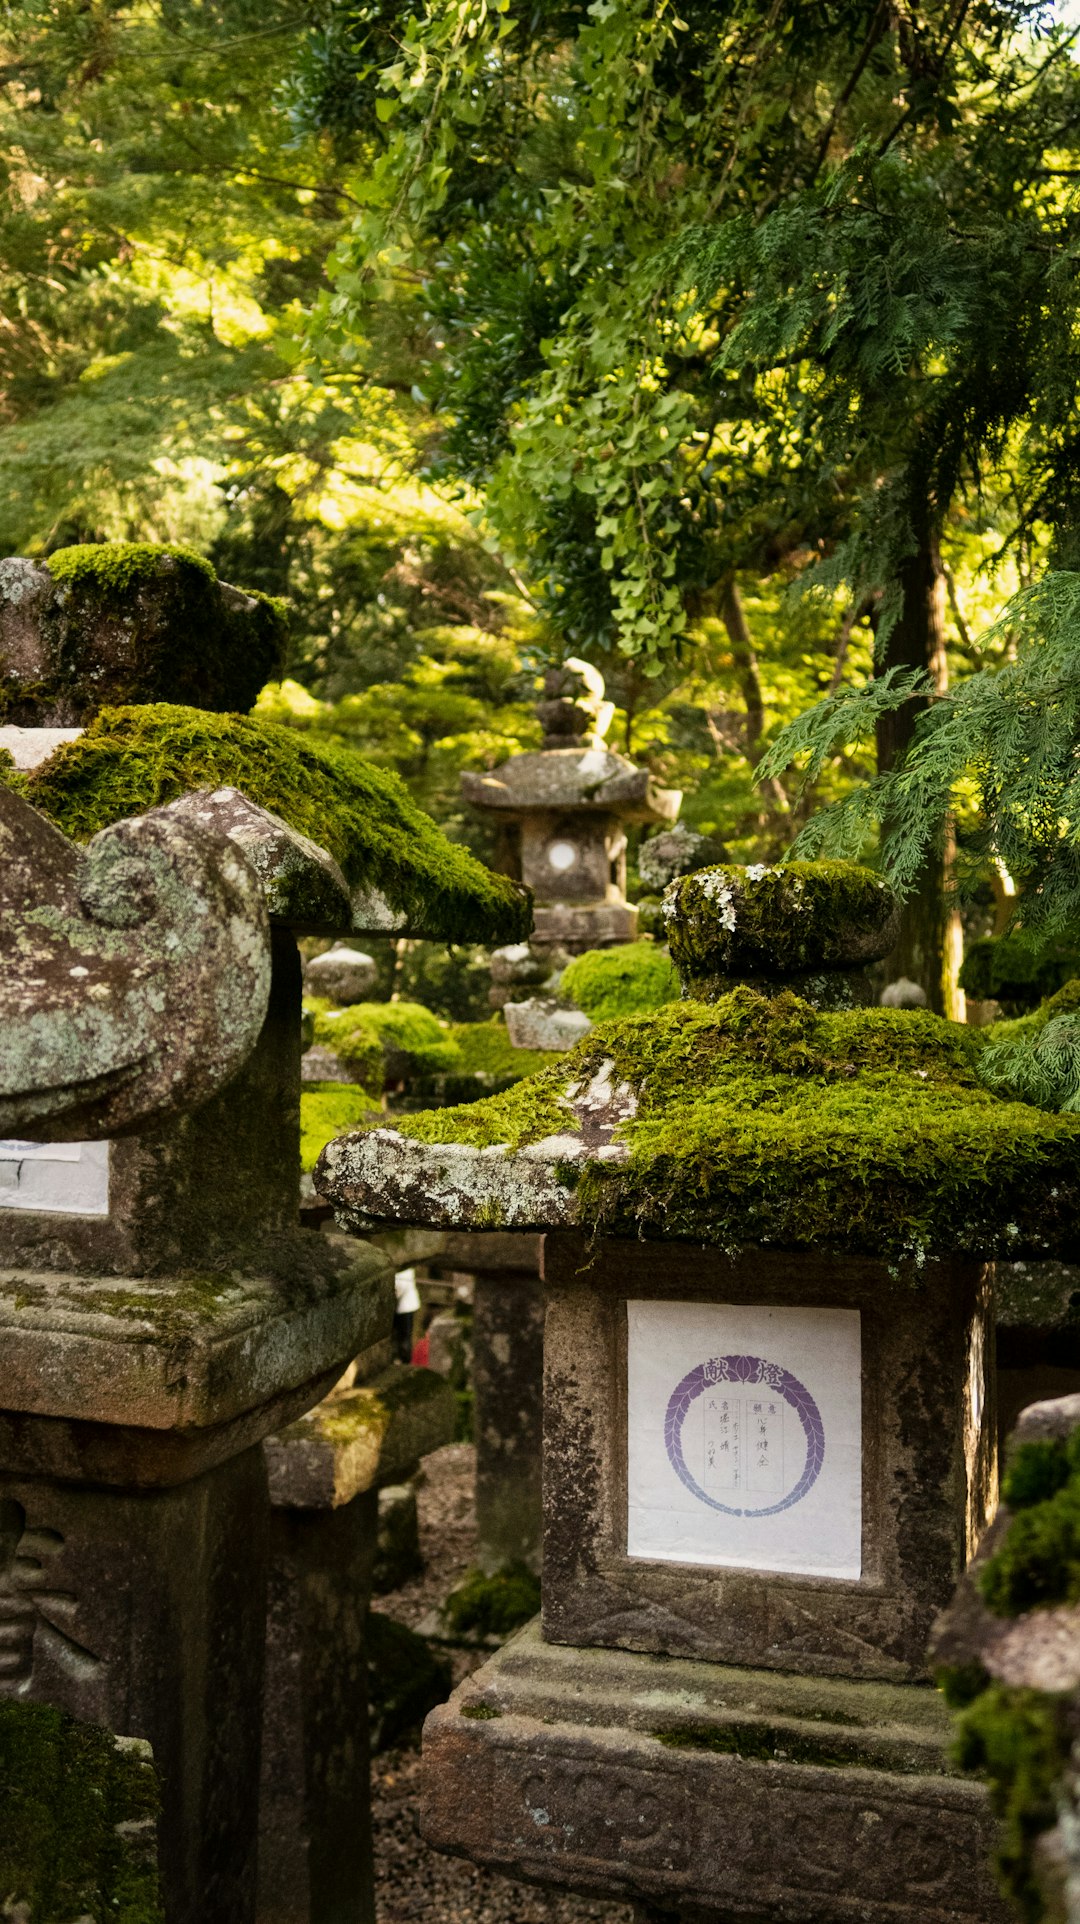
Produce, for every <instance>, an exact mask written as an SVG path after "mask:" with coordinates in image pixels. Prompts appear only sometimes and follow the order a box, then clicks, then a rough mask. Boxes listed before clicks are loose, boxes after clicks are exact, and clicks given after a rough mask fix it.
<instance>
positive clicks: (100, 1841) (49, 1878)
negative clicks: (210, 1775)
mask: <svg viewBox="0 0 1080 1924" xmlns="http://www.w3.org/2000/svg"><path fill="white" fill-rule="evenodd" d="M157 1803H158V1800H157V1780H156V1777H155V1774H154V1771H153V1768H152V1766H151V1765H150V1764H149V1763H148V1762H147V1761H146V1760H145V1758H144V1757H141V1756H139V1755H138V1754H136V1753H133V1752H132V1751H130V1750H124V1749H118V1747H117V1745H116V1741H115V1739H114V1738H113V1737H112V1736H111V1735H110V1734H109V1732H108V1731H105V1730H100V1729H98V1728H97V1726H96V1725H94V1724H84V1723H76V1722H75V1720H74V1719H73V1718H71V1717H67V1716H64V1715H63V1713H62V1712H61V1711H59V1710H52V1709H49V1708H46V1707H45V1706H44V1705H41V1704H26V1703H16V1702H6V1703H0V1811H2V1812H3V1822H2V1823H0V1901H3V1902H4V1907H5V1908H4V1915H5V1916H6V1915H8V1906H11V1907H12V1908H11V1914H12V1915H14V1914H15V1910H14V1907H15V1906H18V1905H21V1904H25V1905H26V1906H27V1909H28V1913H29V1915H30V1917H31V1918H33V1919H34V1920H35V1924H37V1920H39V1919H40V1920H41V1924H76V1920H86V1919H89V1920H91V1921H92V1924H162V1921H163V1918H164V1912H163V1910H162V1908H161V1902H160V1894H159V1888H158V1877H157V1868H156V1864H155V1863H154V1862H153V1861H152V1858H153V1852H152V1850H151V1851H147V1850H146V1848H145V1846H143V1845H142V1844H141V1841H140V1840H137V1839H135V1838H133V1837H132V1835H131V1833H130V1832H125V1831H122V1830H119V1829H118V1826H128V1825H138V1824H140V1823H141V1822H143V1821H144V1820H147V1819H156V1816H157ZM148 1858H149V1859H150V1860H151V1861H147V1860H148Z"/></svg>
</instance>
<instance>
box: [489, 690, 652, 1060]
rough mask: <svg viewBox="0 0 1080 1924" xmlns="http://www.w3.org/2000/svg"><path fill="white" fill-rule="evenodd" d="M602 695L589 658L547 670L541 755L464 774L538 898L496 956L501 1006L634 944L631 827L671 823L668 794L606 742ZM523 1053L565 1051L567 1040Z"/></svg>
mask: <svg viewBox="0 0 1080 1924" xmlns="http://www.w3.org/2000/svg"><path fill="white" fill-rule="evenodd" d="M603 696H604V684H603V681H602V679H601V677H600V676H599V675H598V674H597V672H596V670H595V668H593V667H591V666H590V664H588V663H587V662H578V661H570V662H568V663H567V664H566V667H565V668H553V669H550V670H549V671H548V673H547V675H546V676H545V678H544V698H543V700H542V701H540V702H539V703H538V704H537V713H538V714H539V716H540V720H541V722H542V724H543V727H544V746H543V748H541V749H539V750H536V751H534V752H532V753H529V754H525V755H513V756H511V758H510V760H509V761H508V762H503V763H502V764H501V766H500V767H498V768H495V769H492V770H491V772H490V774H486V775H480V774H475V773H473V774H465V775H463V776H462V778H461V790H462V794H463V795H464V797H465V800H466V801H467V802H470V803H471V804H472V806H473V807H474V808H476V809H479V810H481V811H482V812H483V813H485V814H487V813H490V815H491V817H492V819H493V820H495V821H497V822H499V823H500V825H502V826H504V827H505V828H506V830H507V831H508V834H509V837H510V839H511V848H510V866H511V869H512V872H513V874H514V875H515V876H517V878H518V879H519V880H520V881H522V882H524V883H526V885H527V886H528V887H529V888H531V889H532V891H533V895H534V898H535V911H534V930H533V934H532V937H531V938H530V940H529V942H528V944H525V943H521V944H517V945H515V947H514V948H513V949H504V950H496V951H495V955H494V957H493V959H492V975H493V979H494V982H495V991H494V995H493V1000H495V1001H496V1003H497V1004H501V1003H505V1002H507V1001H508V1000H509V998H510V996H511V995H512V994H513V992H514V990H515V989H516V988H519V987H529V986H534V985H535V986H540V985H542V984H543V983H544V982H545V981H546V980H547V978H548V977H549V976H550V975H551V974H552V972H553V971H555V970H557V969H559V968H560V967H561V966H562V965H563V963H564V962H565V961H566V960H567V958H568V957H569V956H571V955H581V954H582V953H583V952H584V951H585V950H586V949H599V948H606V947H608V946H609V945H610V944H611V943H614V942H632V941H633V939H634V937H635V935H636V934H637V910H636V909H635V908H634V907H633V906H632V905H631V904H630V903H629V902H628V901H627V899H626V827H627V824H628V823H630V822H673V821H674V820H675V817H676V816H677V815H678V812H679V803H680V801H681V799H682V797H681V796H680V795H679V793H678V792H677V791H676V790H674V789H666V788H658V787H657V786H656V784H655V783H654V781H653V779H652V777H651V776H650V774H649V772H648V770H647V769H645V768H637V767H635V765H634V763H633V762H630V761H628V760H627V759H626V757H625V756H624V755H617V754H616V753H615V752H614V750H613V749H611V748H608V747H607V746H606V744H605V741H604V736H605V734H606V732H607V729H608V728H609V727H610V725H611V718H612V715H613V713H614V710H613V707H612V704H611V703H610V702H605V701H604V699H603ZM511 1033H513V1031H511ZM526 1046H531V1047H549V1046H553V1047H555V1048H565V1047H566V1046H567V1039H566V1038H565V1037H560V1039H559V1040H556V1041H555V1042H554V1043H553V1044H548V1043H544V1042H537V1041H535V1040H533V1041H532V1042H530V1043H529V1044H527V1045H526Z"/></svg>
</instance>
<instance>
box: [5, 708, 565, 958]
mask: <svg viewBox="0 0 1080 1924" xmlns="http://www.w3.org/2000/svg"><path fill="white" fill-rule="evenodd" d="M226 786H231V787H235V788H240V789H242V790H243V791H244V794H245V795H247V796H248V797H249V798H250V799H251V800H252V801H253V802H258V803H259V804H260V805H261V806H262V807H264V808H270V809H273V810H274V811H275V813H276V814H278V815H281V816H283V817H284V819H285V820H286V821H287V822H289V823H291V825H292V826H293V827H294V828H297V829H299V830H300V831H301V833H302V834H304V835H307V836H310V838H311V840H312V841H313V842H318V843H319V844H321V846H322V847H323V848H326V849H329V851H330V853H331V855H333V856H334V857H335V858H336V860H337V861H338V862H339V863H340V865H341V868H342V870H343V871H344V874H345V878H346V880H347V881H348V882H349V884H350V886H351V887H353V888H356V889H364V890H374V891H376V892H377V893H379V894H380V895H382V896H384V897H385V899H386V901H387V902H388V903H389V904H390V906H391V907H392V908H393V909H395V910H397V911H399V912H400V913H402V914H403V915H405V916H406V917H407V918H408V920H409V924H410V926H411V927H413V928H415V929H417V930H419V931H422V932H423V933H425V934H427V935H431V936H433V937H436V938H438V939H440V940H443V941H447V942H475V941H486V942H491V943H500V942H517V941H520V940H521V939H522V938H523V937H524V936H525V935H527V933H528V931H529V929H530V927H531V925H532V916H531V905H530V900H529V896H528V892H527V891H526V890H523V889H522V888H520V887H519V886H518V885H517V884H516V883H513V882H510V881H508V880H507V879H506V877H505V876H502V875H493V874H492V873H491V872H490V871H489V870H488V869H486V868H484V867H483V865H482V864H481V863H480V862H478V861H477V860H476V858H475V857H474V856H472V855H470V854H469V852H468V851H467V850H466V849H463V848H459V847H457V846H456V845H455V844H454V843H452V842H448V841H447V840H446V838H445V836H444V835H442V834H440V832H439V830H438V829H437V828H436V826H435V824H434V822H432V820H431V819H430V817H429V816H427V815H425V814H424V813H423V811H422V810H421V809H419V808H417V806H416V804H415V802H414V801H413V800H412V799H411V797H410V795H409V793H408V790H407V789H406V787H405V785H404V783H403V782H401V781H400V780H399V778H398V777H397V776H396V775H395V774H393V773H391V772H390V771H389V770H387V769H382V768H376V767H374V766H373V765H372V763H370V762H369V761H367V760H366V759H365V758H364V757H363V756H362V755H358V754H356V753H355V752H354V751H352V750H351V749H347V748H341V747H338V746H336V745H335V744H333V743H323V744H319V745H316V744H315V743H314V742H312V741H309V740H308V739H306V737H304V736H303V735H301V734H299V733H298V732H297V730H296V729H293V728H284V727H282V726H281V725H280V724H279V723H277V722H266V721H260V720H257V719H256V718H255V717H253V716H248V715H213V714H208V713H206V712H205V711H203V710H201V709H198V708H182V707H173V706H171V705H169V704H166V703H151V704H148V705H147V706H145V707H128V708H105V709H103V710H102V712H101V713H100V714H99V715H98V716H97V717H96V718H95V720H94V721H93V722H91V724H90V726H89V727H88V728H87V730H86V732H85V734H83V735H81V736H80V737H79V739H78V740H77V741H74V742H68V743H65V744H64V746H63V747H61V748H59V749H58V750H57V752H56V753H55V754H54V755H52V756H50V758H49V760H48V761H47V762H45V763H44V764H43V765H42V767H41V768H40V769H37V770H36V771H35V772H34V774H33V775H32V776H31V778H30V780H29V782H28V784H27V790H26V792H27V794H28V796H29V799H30V800H31V801H32V802H33V804H34V806H35V807H36V808H40V809H41V811H42V813H43V814H45V815H48V816H49V817H50V819H51V820H52V821H54V822H56V823H57V824H58V826H59V827H60V828H62V829H63V830H64V832H65V833H66V834H68V835H71V836H73V837H74V838H75V840H76V841H88V840H89V838H90V836H91V835H94V834H96V832H97V831H98V829H100V828H104V827H105V826H106V825H107V824H108V823H109V822H115V821H119V820H120V819H121V818H122V817H124V816H128V815H138V814H141V813H142V812H143V811H144V810H145V809H148V808H154V807H156V806H157V805H158V804H160V803H162V802H171V801H173V800H175V798H176V797H177V796H178V795H183V794H186V793H187V792H189V791H190V790H191V789H195V788H221V787H226Z"/></svg>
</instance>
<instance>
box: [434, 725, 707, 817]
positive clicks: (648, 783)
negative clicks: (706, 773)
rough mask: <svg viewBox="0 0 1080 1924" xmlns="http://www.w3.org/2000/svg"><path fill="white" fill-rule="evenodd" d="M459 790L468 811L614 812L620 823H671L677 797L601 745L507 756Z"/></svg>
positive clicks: (463, 779) (464, 779)
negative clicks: (506, 758) (485, 809)
mask: <svg viewBox="0 0 1080 1924" xmlns="http://www.w3.org/2000/svg"><path fill="white" fill-rule="evenodd" d="M461 792H462V795H463V796H464V797H465V800H466V801H467V802H471V803H472V805H473V807H474V808H496V809H500V810H502V811H503V813H504V814H507V815H524V814H527V813H529V812H531V811H532V810H534V809H557V810H559V811H560V812H561V813H566V812H567V811H569V810H571V809H573V810H574V811H577V810H579V809H580V810H584V811H585V812H587V813H607V814H616V815H618V816H620V817H621V819H622V820H623V821H624V822H673V821H674V820H675V817H676V815H677V814H678V812H679V802H680V800H681V799H682V798H681V796H680V795H679V793H678V791H677V790H675V789H671V788H660V787H658V786H657V784H656V783H655V782H654V781H653V778H652V776H651V775H650V773H649V771H648V769H647V768H637V767H635V765H634V763H633V762H629V761H627V759H626V757H625V755H617V754H616V753H615V751H614V750H613V749H611V748H607V747H605V746H604V745H603V744H602V743H592V744H589V745H586V746H584V747H581V746H579V747H577V748H538V749H534V750H533V751H532V752H530V753H529V754H525V755H513V756H511V758H510V760H509V761H508V762H503V764H502V766H501V767H500V768H496V769H493V770H492V771H491V773H490V774H487V775H477V774H469V773H466V774H464V775H462V777H461Z"/></svg>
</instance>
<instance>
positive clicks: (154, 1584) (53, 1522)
mask: <svg viewBox="0 0 1080 1924" xmlns="http://www.w3.org/2000/svg"><path fill="white" fill-rule="evenodd" d="M268 1514H269V1513H268V1508H267V1502H266V1484H265V1477H264V1472H263V1466H262V1456H261V1452H260V1451H259V1450H258V1449H251V1450H246V1451H244V1452H242V1453H241V1454H240V1455H238V1456H234V1457H233V1458H232V1459H231V1461H230V1462H228V1463H227V1464H224V1465H222V1466H221V1467H219V1468H218V1469H216V1470H215V1471H214V1472H213V1473H212V1474H210V1475H209V1476H200V1477H196V1478H194V1479H193V1480H192V1481H189V1482H185V1483H183V1484H181V1485H180V1486H179V1487H178V1488H174V1489H167V1490H160V1491H138V1492H137V1491H133V1490H131V1489H104V1488H100V1487H96V1486H95V1485H94V1484H93V1483H92V1482H87V1483H74V1482H67V1481H62V1480H60V1479H59V1478H56V1479H55V1480H53V1479H50V1478H47V1477H42V1476H32V1477H28V1478H20V1477H18V1476H10V1475H0V1632H2V1633H3V1646H4V1649H5V1651H6V1653H8V1656H9V1659H10V1660H9V1661H8V1662H7V1663H6V1665H5V1668H4V1671H3V1674H2V1675H0V1699H2V1698H6V1699H16V1698H17V1699H22V1700H29V1701H30V1702H33V1703H43V1704H52V1705H54V1706H55V1707H56V1708H57V1709H60V1710H64V1711H67V1712H69V1713H70V1714H71V1715H72V1716H75V1717H78V1718H81V1719H85V1720H86V1721H88V1722H92V1723H99V1724H104V1725H105V1726H106V1727H107V1728H108V1729H110V1730H114V1731H119V1732H122V1733H124V1734H125V1735H128V1736H134V1737H142V1738H145V1739H146V1740H147V1741H148V1742H149V1743H150V1745H151V1746H152V1749H153V1753H154V1759H155V1762H156V1764H157V1767H158V1769H159V1771H160V1773H161V1780H162V1786H163V1801H162V1813H161V1829H160V1838H161V1869H162V1878H163V1883H164V1889H165V1899H166V1918H167V1919H168V1920H169V1924H177V1921H179V1920H182V1921H183V1924H202V1920H204V1919H208V1918H213V1919H214V1920H215V1924H253V1911H252V1902H251V1901H252V1896H253V1892H254V1872H255V1839H256V1820H257V1800H258V1784H259V1736H260V1731H259V1725H260V1713H261V1681H262V1667H263V1621H264V1611H265V1585H266V1549H267V1519H268Z"/></svg>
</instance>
